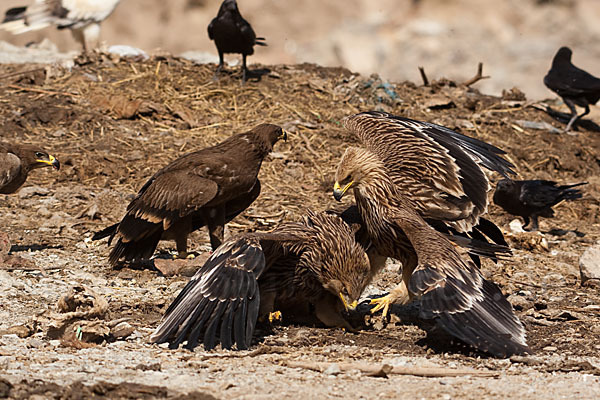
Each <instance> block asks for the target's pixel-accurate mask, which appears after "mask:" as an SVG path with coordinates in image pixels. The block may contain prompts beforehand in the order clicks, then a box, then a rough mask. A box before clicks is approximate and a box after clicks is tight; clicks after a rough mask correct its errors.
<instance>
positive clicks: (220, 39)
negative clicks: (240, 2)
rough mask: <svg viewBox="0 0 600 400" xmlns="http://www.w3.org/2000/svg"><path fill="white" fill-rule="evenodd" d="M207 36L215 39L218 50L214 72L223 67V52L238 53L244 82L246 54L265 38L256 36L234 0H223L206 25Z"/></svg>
mask: <svg viewBox="0 0 600 400" xmlns="http://www.w3.org/2000/svg"><path fill="white" fill-rule="evenodd" d="M208 37H209V38H210V39H211V40H214V41H215V45H216V46H217V51H218V52H219V66H218V67H217V72H216V74H219V72H221V70H222V69H223V64H224V61H223V54H225V53H239V54H241V55H242V63H243V72H242V74H243V75H242V81H243V82H246V75H247V74H248V68H247V67H246V56H250V55H252V54H254V45H259V46H266V45H267V44H266V43H265V38H262V37H256V34H255V33H254V30H253V29H252V27H251V26H250V24H249V23H248V21H246V20H245V19H244V18H242V15H241V14H240V11H239V10H238V7H237V3H236V1H235V0H224V1H223V3H222V4H221V7H220V8H219V13H218V14H217V16H216V17H215V18H214V19H213V20H212V21H211V22H210V24H209V25H208ZM216 74H215V75H216Z"/></svg>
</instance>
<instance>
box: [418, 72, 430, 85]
mask: <svg viewBox="0 0 600 400" xmlns="http://www.w3.org/2000/svg"><path fill="white" fill-rule="evenodd" d="M419 72H420V73H421V79H423V86H429V79H427V74H425V68H423V67H419Z"/></svg>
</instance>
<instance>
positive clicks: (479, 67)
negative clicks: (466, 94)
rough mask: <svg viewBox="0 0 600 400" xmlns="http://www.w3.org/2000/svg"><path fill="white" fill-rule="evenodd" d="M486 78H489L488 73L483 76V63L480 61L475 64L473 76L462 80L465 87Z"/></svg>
mask: <svg viewBox="0 0 600 400" xmlns="http://www.w3.org/2000/svg"><path fill="white" fill-rule="evenodd" d="M488 78H489V75H486V76H483V63H481V62H480V63H479V64H478V65H477V73H476V74H475V76H474V77H472V78H471V79H469V80H467V81H464V82H463V85H465V86H466V87H469V86H471V85H472V84H474V83H475V82H478V81H480V80H482V79H488Z"/></svg>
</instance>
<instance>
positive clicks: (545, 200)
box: [494, 179, 587, 231]
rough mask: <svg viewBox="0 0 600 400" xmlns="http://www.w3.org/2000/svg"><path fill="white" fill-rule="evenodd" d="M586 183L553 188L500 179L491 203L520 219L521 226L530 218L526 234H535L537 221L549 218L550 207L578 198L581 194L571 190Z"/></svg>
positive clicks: (550, 184)
mask: <svg viewBox="0 0 600 400" xmlns="http://www.w3.org/2000/svg"><path fill="white" fill-rule="evenodd" d="M586 183H587V182H581V183H576V184H574V185H561V186H556V182H553V181H545V180H529V181H513V180H510V179H502V180H501V181H500V182H498V186H497V187H496V191H495V192H494V203H496V204H497V205H499V206H500V207H502V208H503V209H504V210H505V211H506V212H508V213H509V214H513V215H518V216H521V217H523V219H524V220H525V226H527V225H529V218H530V217H531V219H532V221H533V224H532V226H531V228H529V229H528V230H532V231H537V230H538V217H546V218H552V217H554V210H552V207H553V206H555V205H556V204H558V203H560V202H561V201H563V200H575V199H579V198H581V191H580V190H579V189H573V188H574V187H577V186H581V185H585V184H586ZM526 229H527V228H526Z"/></svg>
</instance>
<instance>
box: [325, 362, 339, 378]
mask: <svg viewBox="0 0 600 400" xmlns="http://www.w3.org/2000/svg"><path fill="white" fill-rule="evenodd" d="M324 372H325V373H326V374H327V375H334V376H335V375H339V374H341V373H342V370H341V369H340V366H339V365H338V364H331V365H330V366H329V367H327V369H326V370H325V371H324Z"/></svg>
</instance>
